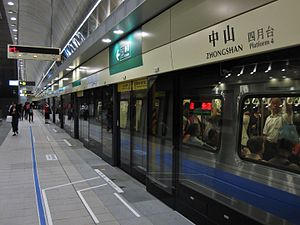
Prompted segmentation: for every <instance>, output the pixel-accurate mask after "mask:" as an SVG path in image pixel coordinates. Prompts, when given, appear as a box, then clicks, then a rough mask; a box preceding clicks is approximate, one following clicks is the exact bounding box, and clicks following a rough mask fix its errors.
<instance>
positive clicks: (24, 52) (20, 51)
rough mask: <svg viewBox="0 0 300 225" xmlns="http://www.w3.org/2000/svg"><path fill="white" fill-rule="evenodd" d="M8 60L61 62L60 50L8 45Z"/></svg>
mask: <svg viewBox="0 0 300 225" xmlns="http://www.w3.org/2000/svg"><path fill="white" fill-rule="evenodd" d="M7 58H8V59H31V60H38V61H39V60H42V61H43V60H45V61H60V60H61V56H60V48H50V47H32V46H24V45H10V44H8V45H7Z"/></svg>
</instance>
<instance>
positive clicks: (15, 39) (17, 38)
mask: <svg viewBox="0 0 300 225" xmlns="http://www.w3.org/2000/svg"><path fill="white" fill-rule="evenodd" d="M15 40H18V38H17V37H15ZM21 66H23V65H21Z"/></svg>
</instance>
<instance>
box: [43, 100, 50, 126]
mask: <svg viewBox="0 0 300 225" xmlns="http://www.w3.org/2000/svg"><path fill="white" fill-rule="evenodd" d="M44 115H45V123H46V124H49V119H50V106H49V105H48V103H45V106H44Z"/></svg>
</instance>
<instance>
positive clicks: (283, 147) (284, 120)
mask: <svg viewBox="0 0 300 225" xmlns="http://www.w3.org/2000/svg"><path fill="white" fill-rule="evenodd" d="M241 121H242V126H241V139H240V146H241V147H240V156H241V157H242V158H244V159H249V160H254V161H257V162H258V161H259V162H263V163H266V164H267V165H270V166H275V167H278V168H282V169H288V170H299V171H300V141H299V132H300V96H284V97H283V96H272V97H270V96H268V97H265V96H259V97H248V98H245V99H244V101H243V103H242V118H241Z"/></svg>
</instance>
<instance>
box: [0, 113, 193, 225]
mask: <svg viewBox="0 0 300 225" xmlns="http://www.w3.org/2000/svg"><path fill="white" fill-rule="evenodd" d="M9 126H10V124H7V123H6V122H5V121H3V122H2V125H0V133H1V134H0V143H2V144H1V146H0V178H1V179H0V225H21V224H22V225H33V224H41V225H46V224H48V225H67V224H68V225H70V224H72V225H92V224H101V225H117V224H120V225H152V224H153V225H168V224H170V225H171V224H172V225H176V224H178V225H179V224H180V225H188V224H192V223H191V222H190V221H189V220H187V219H186V218H185V217H183V216H182V215H180V214H179V213H177V212H176V211H174V210H172V209H171V208H169V207H168V206H166V205H165V204H163V203H162V202H161V201H159V200H157V199H156V198H155V197H153V196H152V195H151V194H149V193H148V192H147V191H146V189H145V186H144V185H142V184H141V183H139V182H138V181H136V180H135V179H133V178H132V177H130V176H129V175H127V174H126V173H125V172H123V171H122V170H120V169H118V168H115V167H112V166H110V165H109V164H107V163H106V162H105V161H103V160H102V159H101V158H99V157H98V156H96V155H95V154H94V153H93V152H91V151H89V150H87V149H86V148H85V147H83V145H82V143H81V142H80V141H78V140H76V139H73V138H71V137H70V136H69V135H68V134H67V133H66V132H65V131H64V130H62V129H60V128H58V127H57V126H56V125H54V124H45V123H44V120H43V118H42V115H41V114H39V113H38V112H35V117H34V123H29V122H28V121H26V120H24V121H20V123H19V135H18V136H12V132H9ZM8 132H9V133H8ZM5 136H6V137H5Z"/></svg>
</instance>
